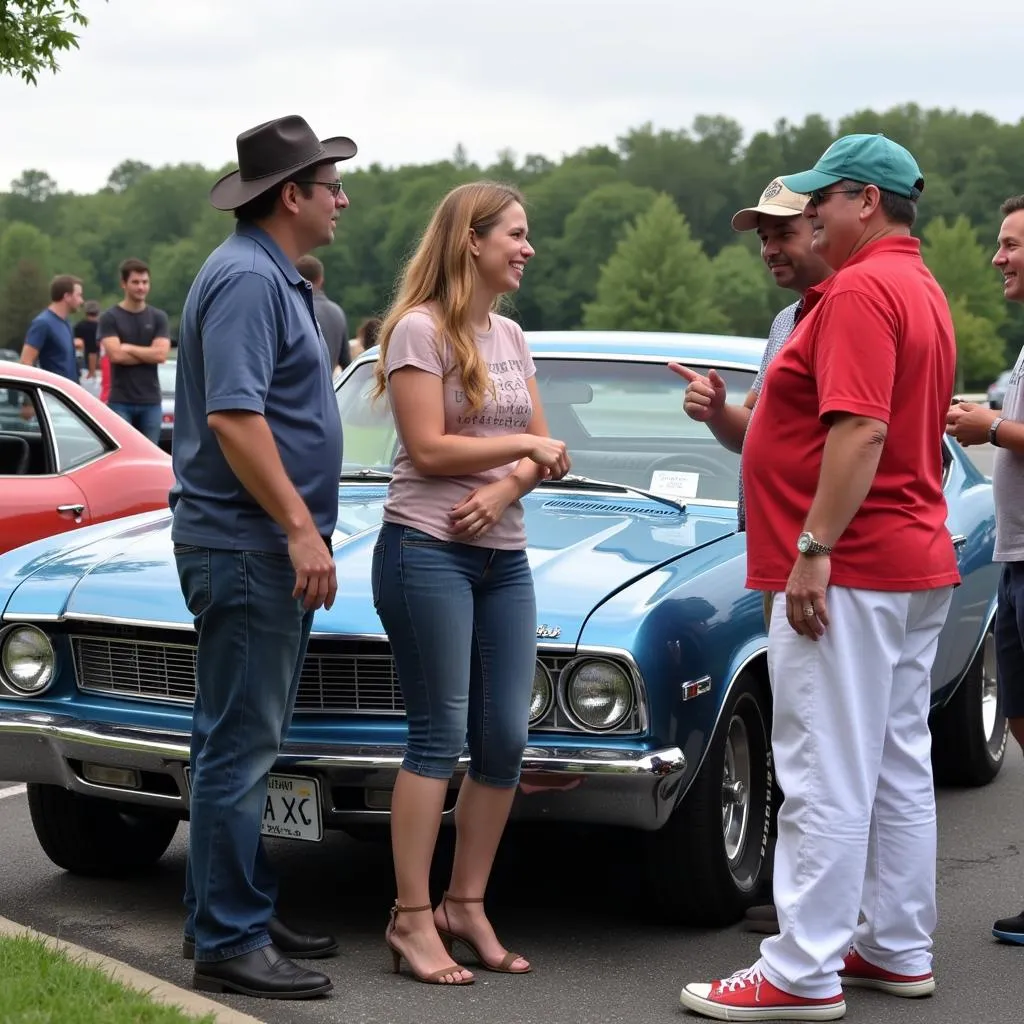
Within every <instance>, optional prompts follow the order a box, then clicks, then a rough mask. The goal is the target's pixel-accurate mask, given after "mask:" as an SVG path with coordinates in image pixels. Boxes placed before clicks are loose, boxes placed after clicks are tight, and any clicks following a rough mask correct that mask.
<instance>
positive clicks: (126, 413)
mask: <svg viewBox="0 0 1024 1024" xmlns="http://www.w3.org/2000/svg"><path fill="white" fill-rule="evenodd" d="M107 404H108V405H109V406H110V408H111V409H113V410H114V412H116V413H117V415H118V416H120V417H121V419H123V420H127V421H128V422H129V423H130V424H131V425H132V426H133V427H134V428H135V429H136V430H137V431H138V432H139V433H140V434H144V435H145V436H146V437H148V438H149V439H150V441H152V442H153V444H159V443H160V425H161V424H162V423H163V418H164V417H163V411H164V408H163V405H162V404H161V403H160V402H157V403H155V404H151V403H148V402H147V403H146V404H144V405H135V404H133V403H130V402H108V403H107Z"/></svg>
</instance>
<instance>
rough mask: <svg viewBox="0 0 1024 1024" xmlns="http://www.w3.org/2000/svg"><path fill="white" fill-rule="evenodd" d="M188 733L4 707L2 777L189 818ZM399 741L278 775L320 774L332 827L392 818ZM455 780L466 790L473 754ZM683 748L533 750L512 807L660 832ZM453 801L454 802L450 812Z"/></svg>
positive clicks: (315, 750) (307, 757) (677, 784)
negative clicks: (92, 769) (117, 776)
mask: <svg viewBox="0 0 1024 1024" xmlns="http://www.w3.org/2000/svg"><path fill="white" fill-rule="evenodd" d="M188 753H189V736H188V734H187V733H177V732H160V733H157V732H150V731H146V730H143V729H134V728H130V727H127V726H115V725H104V724H98V723H94V722H89V723H83V722H80V721H78V720H77V719H75V718H72V717H70V716H65V715H52V714H47V713H42V712H27V711H3V710H2V709H0V779H9V780H11V781H12V782H41V783H48V784H50V785H54V786H61V787H63V788H65V789H70V790H73V791H74V792H76V793H81V794H83V795H87V796H98V797H104V798H106V799H113V800H120V801H124V802H126V803H136V804H143V805H146V806H149V807H163V808H166V809H167V810H170V811H176V812H178V813H180V814H181V816H182V817H187V816H188V789H187V786H186V784H185V774H184V769H185V766H186V764H187V763H188ZM402 755H403V751H402V749H401V748H400V747H380V746H374V747H341V748H339V747H333V746H332V747H328V746H322V747H314V746H312V745H307V746H303V747H301V748H299V747H288V748H286V749H285V751H284V752H283V753H282V754H281V756H280V757H279V758H278V761H277V765H276V767H275V771H276V772H281V773H286V774H291V775H313V776H316V777H317V778H319V779H320V781H321V793H322V803H323V807H322V810H323V818H324V824H325V825H326V826H327V827H334V828H344V827H345V826H346V825H356V824H364V825H365V824H372V823H374V822H377V823H381V824H383V823H385V822H386V821H387V818H388V813H389V812H388V806H389V803H390V793H391V790H392V788H393V787H394V783H395V777H396V775H397V774H398V769H399V767H400V766H401V763H402ZM467 760H468V759H463V761H462V762H461V763H460V766H459V770H458V771H457V773H456V777H455V779H454V780H453V785H452V790H453V793H454V790H455V789H457V786H458V783H459V780H460V778H461V776H462V773H463V772H464V771H465V767H466V761H467ZM83 764H94V765H102V766H104V767H113V768H130V769H133V770H134V771H135V772H136V773H138V777H139V780H140V785H139V788H137V789H128V788H121V787H117V786H108V785H100V784H97V783H94V782H90V781H88V780H87V779H86V778H85V777H84V774H83V767H82V766H83ZM686 768H687V763H686V758H685V756H684V755H683V752H682V751H681V750H680V749H679V748H678V747H671V748H669V749H666V750H658V751H646V750H643V749H635V750H623V749H621V748H593V749H587V750H580V749H577V748H559V747H546V746H545V747H537V746H530V747H527V749H526V751H525V753H524V755H523V768H522V776H521V778H520V784H519V791H518V793H517V795H516V802H515V805H514V807H513V812H512V815H513V818H515V819H517V820H520V821H550V822H552V823H554V822H577V823H587V824H596V825H618V826H623V827H627V828H635V829H643V830H654V829H658V828H660V827H661V826H662V825H664V824H665V822H666V821H667V820H668V817H669V815H670V814H671V813H672V811H673V809H674V808H675V806H676V804H677V803H678V801H679V799H680V797H681V796H682V792H683V786H684V783H685V782H688V781H689V773H688V772H687V770H686ZM451 803H452V800H451V799H449V801H448V802H447V803H446V807H447V808H448V809H447V810H446V812H445V814H446V816H447V815H450V814H451Z"/></svg>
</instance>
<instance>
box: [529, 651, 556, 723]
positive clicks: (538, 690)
mask: <svg viewBox="0 0 1024 1024" xmlns="http://www.w3.org/2000/svg"><path fill="white" fill-rule="evenodd" d="M554 697H555V688H554V686H553V685H552V682H551V673H550V672H549V671H548V670H547V669H546V668H545V667H544V665H543V664H541V662H540V661H538V662H537V665H536V668H534V670H533V692H532V693H531V694H530V725H536V724H537V723H538V722H539V721H540V720H541V719H542V718H543V717H544V716H545V715H546V714H547V713H548V712H549V711H550V710H551V702H552V701H553V700H554Z"/></svg>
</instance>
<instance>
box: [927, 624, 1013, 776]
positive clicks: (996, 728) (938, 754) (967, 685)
mask: <svg viewBox="0 0 1024 1024" xmlns="http://www.w3.org/2000/svg"><path fill="white" fill-rule="evenodd" d="M931 729H932V771H933V773H934V775H935V781H936V783H937V784H938V785H942V786H987V785H988V784H989V783H990V782H991V781H992V780H993V779H994V778H995V777H996V776H997V775H998V774H999V770H1000V769H1001V768H1002V766H1003V759H1004V758H1005V756H1006V743H1007V738H1008V736H1009V723H1008V722H1007V720H1006V715H1004V714H1003V703H1002V700H1001V699H1000V697H999V690H998V688H997V686H996V651H995V637H994V636H993V635H992V630H991V629H990V630H989V631H988V632H987V633H986V634H985V639H984V640H983V641H982V644H981V647H980V648H979V650H978V653H977V654H976V655H975V657H974V660H973V661H972V662H971V667H970V668H969V669H968V670H967V673H966V675H965V676H964V678H963V679H962V680H961V682H960V685H959V686H958V687H957V688H956V692H955V693H954V694H953V696H952V698H951V699H950V700H949V703H947V704H946V705H945V707H942V708H938V709H936V710H935V711H933V712H932V716H931Z"/></svg>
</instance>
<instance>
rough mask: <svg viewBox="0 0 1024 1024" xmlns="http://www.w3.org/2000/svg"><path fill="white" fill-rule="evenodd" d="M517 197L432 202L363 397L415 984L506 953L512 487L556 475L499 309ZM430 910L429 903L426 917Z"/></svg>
mask: <svg viewBox="0 0 1024 1024" xmlns="http://www.w3.org/2000/svg"><path fill="white" fill-rule="evenodd" d="M527 232H528V228H527V221H526V212H525V210H524V209H523V199H522V196H521V195H520V194H519V193H518V192H517V191H516V190H515V189H513V188H511V187H508V186H505V185H498V184H494V183H491V182H478V183H473V184H468V185H461V186H459V187H458V188H456V189H454V190H453V191H452V192H450V193H449V194H448V195H447V196H446V197H445V198H444V200H443V201H442V202H441V204H440V205H439V206H438V208H437V210H436V211H435V213H434V216H433V218H432V219H431V221H430V224H429V226H428V227H427V230H426V233H425V234H424V236H423V239H422V241H421V242H420V245H419V248H418V249H417V251H416V253H415V255H414V256H413V257H412V259H411V261H410V262H409V265H408V267H407V268H406V270H405V274H404V276H403V278H402V282H401V287H400V289H399V293H398V296H397V298H396V300H395V302H394V304H393V306H392V308H391V310H390V312H389V313H388V314H387V316H386V317H385V318H384V322H383V324H382V325H381V328H380V332H379V335H378V340H379V344H380V357H379V360H378V363H377V368H376V374H377V387H376V393H377V395H378V396H380V395H384V394H386V395H387V397H388V400H389V402H390V405H391V409H392V413H393V415H394V418H395V423H396V426H397V429H398V437H399V445H398V451H397V454H396V456H395V462H394V470H393V476H392V479H391V483H390V484H389V486H388V495H387V500H386V501H385V504H384V515H383V520H384V521H383V524H382V526H381V530H380V536H379V538H378V540H377V544H376V547H375V548H374V552H373V577H372V582H373V599H374V607H375V608H376V610H377V614H378V616H379V617H380V620H381V622H382V624H383V625H384V628H385V630H386V631H387V634H388V638H389V640H390V642H391V649H392V653H393V656H394V659H395V667H396V670H397V673H398V681H399V684H400V686H401V689H402V697H403V699H404V701H405V707H406V716H407V721H408V729H409V736H408V741H407V745H406V752H405V757H404V760H403V762H402V767H401V769H400V771H399V773H398V779H397V782H396V784H395V789H394V793H393V795H392V802H391V842H392V850H393V854H394V862H395V881H396V886H397V893H398V898H397V899H396V900H395V905H394V908H393V909H392V912H391V919H390V921H389V923H388V928H387V932H386V936H385V938H386V941H387V943H388V945H389V946H390V947H391V952H392V956H393V960H394V968H395V971H396V972H397V971H398V970H399V968H400V964H401V960H402V959H403V958H404V959H405V960H406V961H407V962H408V963H409V966H410V968H411V969H412V972H413V974H414V976H415V977H416V978H417V979H418V980H420V981H425V982H431V983H437V984H450V985H465V984H468V983H470V982H471V981H473V975H472V973H471V972H470V971H469V970H467V969H466V968H464V967H461V966H460V965H459V964H457V963H455V962H454V961H453V959H452V949H453V948H454V944H455V943H456V942H459V943H460V944H461V945H463V946H465V947H466V948H468V949H469V950H470V951H471V952H472V953H473V955H474V956H475V957H476V960H477V962H478V963H479V964H480V965H481V966H482V967H485V968H487V969H489V970H492V971H501V972H504V973H512V974H519V973H524V972H526V971H528V970H530V964H529V962H528V961H527V960H525V959H524V958H523V957H521V956H519V955H518V954H516V953H510V952H507V951H506V950H505V948H504V946H502V945H501V943H500V942H499V941H498V938H497V936H496V935H495V933H494V930H493V928H492V927H491V924H490V922H489V921H488V919H487V915H486V913H485V912H484V906H483V897H484V891H485V889H486V887H487V881H488V878H489V877H490V873H491V866H492V864H493V862H494V856H495V853H496V851H497V848H498V843H499V841H500V839H501V835H502V832H503V831H504V828H505V823H506V821H507V820H508V815H509V811H510V809H511V806H512V799H513V797H514V795H515V790H516V786H517V784H518V781H519V770H520V765H521V763H522V754H523V749H524V747H525V746H526V738H527V725H528V720H529V706H530V693H531V689H532V686H533V674H534V663H535V659H536V647H537V641H536V631H537V618H536V601H535V597H534V590H533V576H532V574H531V571H530V565H529V562H528V561H527V557H526V550H525V549H526V531H525V527H524V523H523V508H522V505H521V503H520V498H521V497H522V496H523V495H524V494H525V493H526V492H527V491H529V490H531V489H532V488H533V487H535V486H536V485H537V483H538V482H539V481H540V480H541V479H543V478H544V477H547V476H550V477H552V478H555V479H558V478H560V477H562V476H564V475H565V473H567V472H568V470H569V458H568V454H567V452H566V449H565V445H564V444H563V443H562V442H561V441H556V440H554V439H552V438H551V437H549V436H548V428H547V423H546V422H545V419H544V413H543V410H542V409H541V404H540V399H539V396H538V393H537V385H536V382H535V380H534V367H533V360H532V359H531V358H530V352H529V349H528V348H527V345H526V339H525V338H524V337H523V332H522V331H521V330H520V328H519V326H518V325H517V324H516V323H515V322H514V321H512V320H510V319H507V318H506V317H503V316H499V315H498V314H497V312H496V308H497V303H498V299H499V298H500V297H501V296H502V295H504V294H505V293H508V292H514V291H516V290H518V288H519V284H520V281H521V280H522V277H523V271H524V268H525V267H526V264H527V262H528V261H529V259H530V257H532V256H533V248H532V247H531V246H530V243H529V242H528V241H527ZM467 739H468V746H469V770H468V772H467V774H466V776H465V777H464V778H463V780H462V784H461V786H460V788H459V795H458V799H457V801H456V804H455V828H456V842H455V858H454V863H453V865H452V874H451V881H450V883H449V886H448V889H447V891H446V892H445V894H444V898H443V899H442V900H441V903H440V904H439V905H438V906H437V908H436V909H434V908H432V906H431V903H430V894H429V889H428V878H429V873H430V863H431V859H432V857H433V853H434V846H435V843H436V841H437V833H438V828H439V826H440V823H441V813H442V810H443V807H444V800H445V794H446V792H447V790H448V786H449V782H450V780H451V777H452V774H453V772H454V770H455V768H456V765H457V763H458V760H459V757H460V756H461V754H462V751H463V748H464V746H465V745H466V743H467ZM431 910H433V913H431Z"/></svg>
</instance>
